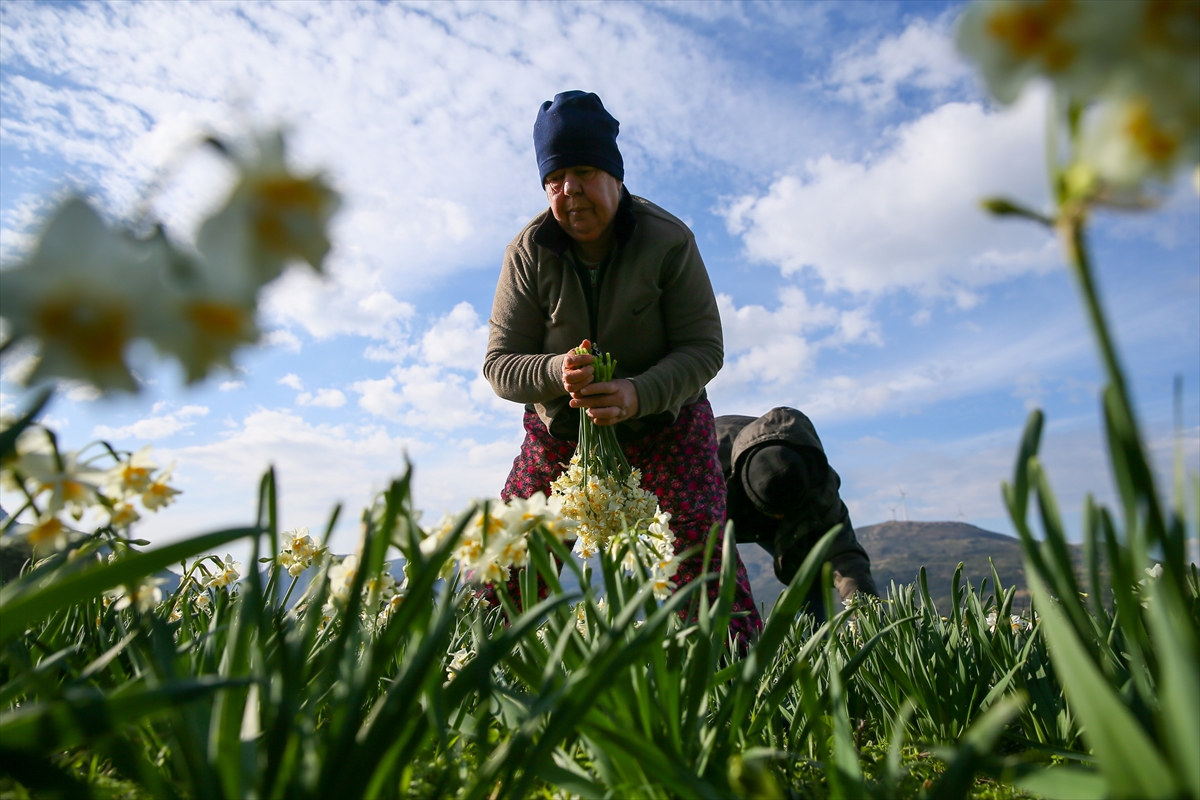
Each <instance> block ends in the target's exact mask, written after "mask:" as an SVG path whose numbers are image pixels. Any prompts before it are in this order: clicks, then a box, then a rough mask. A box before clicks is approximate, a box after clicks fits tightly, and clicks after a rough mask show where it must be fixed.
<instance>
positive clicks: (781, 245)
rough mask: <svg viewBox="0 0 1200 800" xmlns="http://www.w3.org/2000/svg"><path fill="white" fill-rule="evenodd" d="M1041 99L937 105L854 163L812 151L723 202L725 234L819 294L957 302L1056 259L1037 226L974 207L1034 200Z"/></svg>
mask: <svg viewBox="0 0 1200 800" xmlns="http://www.w3.org/2000/svg"><path fill="white" fill-rule="evenodd" d="M1044 107H1045V97H1044V96H1043V95H1041V94H1039V93H1037V92H1027V93H1026V96H1025V98H1024V99H1023V100H1022V101H1021V102H1020V103H1019V104H1017V105H1016V106H1015V107H1014V108H1012V109H1010V110H1006V111H1002V112H993V111H989V110H987V109H985V108H984V107H982V106H980V105H978V104H974V103H948V104H946V105H943V106H941V107H940V108H937V109H936V110H934V111H932V112H930V113H928V114H926V115H924V116H922V117H921V118H919V119H917V120H915V121H913V122H911V123H906V124H904V125H900V126H898V127H897V128H896V129H895V131H894V132H893V134H892V136H891V137H890V139H891V144H890V146H889V147H887V148H886V149H884V150H883V151H882V152H879V153H877V154H872V155H870V156H869V157H867V158H866V159H865V160H864V161H862V162H850V161H843V160H840V159H837V158H834V157H831V156H823V157H821V158H819V159H816V160H811V161H809V162H807V164H806V165H805V170H804V173H803V174H802V175H785V176H783V177H781V178H779V179H778V180H776V181H775V182H774V183H773V184H772V185H771V187H770V189H769V190H768V191H767V192H766V193H765V194H761V195H758V194H751V195H746V196H743V197H741V198H739V199H737V200H736V201H734V202H732V203H730V204H729V205H728V206H727V207H726V208H725V209H724V214H725V217H726V221H727V224H728V227H729V230H730V231H731V232H732V233H735V234H740V235H741V236H742V238H743V240H744V242H745V247H746V253H747V254H748V255H749V256H750V257H751V258H753V259H755V260H758V261H763V262H767V263H770V264H775V265H777V266H779V267H780V268H781V269H782V271H783V273H784V274H785V275H787V274H792V273H795V272H798V271H800V270H811V271H812V272H813V273H814V274H816V275H817V276H819V277H820V278H821V280H822V281H823V282H824V284H825V286H826V288H827V289H829V290H848V291H851V292H858V293H878V292H886V291H889V290H895V289H907V290H910V291H914V292H917V293H919V294H922V295H934V296H936V295H944V296H947V297H950V298H952V299H953V300H954V301H955V302H956V303H957V304H958V305H959V306H960V307H963V308H969V307H970V306H971V305H973V304H974V303H976V302H978V295H977V293H976V291H975V290H977V289H980V288H982V287H985V286H987V285H989V284H993V283H996V282H998V281H1002V280H1006V279H1008V278H1011V277H1013V276H1016V275H1020V274H1022V273H1025V272H1030V271H1041V270H1046V269H1049V268H1051V267H1052V266H1053V265H1055V264H1056V263H1058V252H1057V248H1056V247H1055V244H1054V242H1053V240H1052V238H1051V237H1050V235H1049V233H1047V232H1046V231H1043V230H1039V229H1037V228H1036V227H1035V226H1033V225H1032V224H1030V223H1027V222H1026V223H1024V224H1022V223H1019V222H1015V221H997V220H995V219H992V218H990V217H988V216H987V215H986V214H985V213H984V212H983V211H982V210H981V209H980V208H979V200H980V198H982V197H985V196H993V195H1006V196H1009V197H1013V198H1016V199H1018V200H1021V201H1023V202H1027V203H1032V204H1033V205H1035V206H1036V205H1038V204H1039V202H1040V201H1041V199H1042V198H1043V197H1044V196H1045V189H1044V186H1043V184H1044V181H1045V170H1044V168H1043V165H1042V158H1041V155H1040V154H1041V152H1042V144H1043V138H1044V124H1043V122H1042V120H1043V115H1044Z"/></svg>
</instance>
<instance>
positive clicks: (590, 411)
mask: <svg viewBox="0 0 1200 800" xmlns="http://www.w3.org/2000/svg"><path fill="white" fill-rule="evenodd" d="M589 370H590V367H589ZM571 408H586V409H587V412H586V413H587V415H588V416H589V417H591V418H592V421H593V422H595V423H596V424H597V425H602V426H603V425H616V424H617V423H618V422H624V421H625V420H627V419H633V418H634V417H636V416H637V412H638V394H637V387H636V386H634V385H633V381H631V380H628V379H626V378H619V379H617V380H615V381H606V382H605V383H589V384H588V385H587V386H585V387H583V388H582V389H581V390H580V391H578V392H572V393H571Z"/></svg>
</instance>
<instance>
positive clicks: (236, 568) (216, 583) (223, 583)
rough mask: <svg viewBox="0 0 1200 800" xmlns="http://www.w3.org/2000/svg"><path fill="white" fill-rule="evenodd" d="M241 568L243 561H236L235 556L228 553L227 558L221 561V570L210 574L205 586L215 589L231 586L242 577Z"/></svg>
mask: <svg viewBox="0 0 1200 800" xmlns="http://www.w3.org/2000/svg"><path fill="white" fill-rule="evenodd" d="M241 570H242V565H241V562H238V561H234V560H233V556H231V555H229V554H228V553H226V554H225V560H224V561H223V562H221V571H220V572H216V573H213V575H212V576H210V577H209V579H208V580H207V581H205V583H204V586H205V587H206V588H213V589H224V588H226V587H228V586H231V585H232V584H234V583H237V581H238V579H239V578H241V577H242V572H241Z"/></svg>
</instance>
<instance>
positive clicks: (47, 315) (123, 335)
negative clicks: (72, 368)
mask: <svg viewBox="0 0 1200 800" xmlns="http://www.w3.org/2000/svg"><path fill="white" fill-rule="evenodd" d="M34 319H35V324H36V328H37V332H38V335H39V336H40V337H41V338H42V339H43V340H44V341H51V340H52V341H57V342H60V343H62V344H63V345H65V346H66V347H67V349H68V350H70V351H71V352H72V353H73V354H74V355H75V357H76V358H78V359H79V360H80V361H81V362H83V363H84V364H87V365H89V366H98V367H103V366H116V365H123V364H124V362H123V361H122V358H121V353H122V351H123V350H124V349H125V342H126V341H127V340H128V338H129V318H128V314H127V313H126V310H125V309H124V308H122V307H120V306H117V305H101V304H96V303H89V302H88V299H87V298H85V297H84V296H83V295H81V294H75V295H68V296H66V297H59V298H56V299H54V300H51V301H50V302H48V303H46V304H45V305H43V306H42V307H41V308H40V309H38V311H37V313H36V315H35V317H34Z"/></svg>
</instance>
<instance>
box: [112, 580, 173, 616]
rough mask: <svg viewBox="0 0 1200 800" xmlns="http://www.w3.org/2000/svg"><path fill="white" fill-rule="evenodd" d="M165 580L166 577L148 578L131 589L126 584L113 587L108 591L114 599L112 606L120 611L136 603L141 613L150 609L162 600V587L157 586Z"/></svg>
mask: <svg viewBox="0 0 1200 800" xmlns="http://www.w3.org/2000/svg"><path fill="white" fill-rule="evenodd" d="M166 582H167V581H166V578H150V579H149V580H147V581H145V582H143V583H139V584H138V585H137V586H135V587H134V588H133V591H130V590H129V587H127V586H122V587H120V588H118V589H114V590H113V591H111V592H109V596H110V597H111V598H112V599H113V600H114V601H115V604H114V605H113V608H115V609H116V610H117V611H120V610H121V609H124V608H129V607H130V606H131V605H136V607H137V610H138V611H140V612H142V613H145V612H147V611H151V610H152V609H153V608H154V606H155V605H157V604H158V603H160V602H162V598H163V594H162V589H159V588H158V587H159V586H161V585H162V584H164V583H166Z"/></svg>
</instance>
